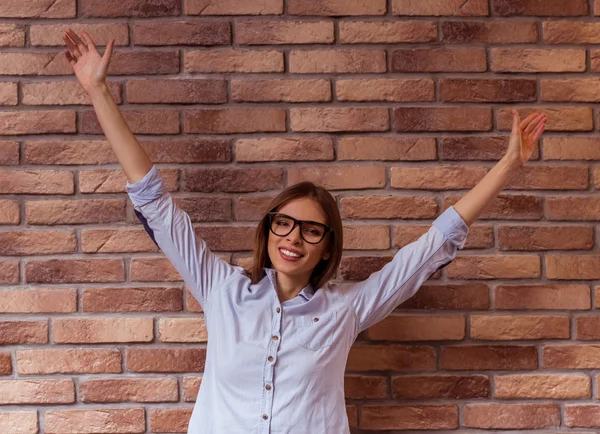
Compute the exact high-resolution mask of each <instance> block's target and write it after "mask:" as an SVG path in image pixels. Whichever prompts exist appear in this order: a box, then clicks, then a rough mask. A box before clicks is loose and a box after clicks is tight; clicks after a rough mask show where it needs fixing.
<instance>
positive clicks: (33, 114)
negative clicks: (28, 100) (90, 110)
mask: <svg viewBox="0 0 600 434" xmlns="http://www.w3.org/2000/svg"><path fill="white" fill-rule="evenodd" d="M0 64H2V61H1V59H0ZM75 131H76V126H75V112H73V111H68V110H52V111H22V112H0V136H1V135H20V134H51V133H74V132H75Z"/></svg>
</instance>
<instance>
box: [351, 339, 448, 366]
mask: <svg viewBox="0 0 600 434" xmlns="http://www.w3.org/2000/svg"><path fill="white" fill-rule="evenodd" d="M435 364H436V360H435V350H434V349H433V348H432V347H425V346H404V345H394V346H387V345H386V346H380V345H368V346H359V345H355V346H353V347H352V348H351V349H350V354H349V356H348V363H347V366H346V369H347V370H348V371H387V370H393V371H415V370H418V371H435Z"/></svg>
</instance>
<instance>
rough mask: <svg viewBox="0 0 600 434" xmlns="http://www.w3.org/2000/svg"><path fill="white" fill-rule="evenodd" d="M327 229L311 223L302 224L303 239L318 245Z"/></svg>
mask: <svg viewBox="0 0 600 434" xmlns="http://www.w3.org/2000/svg"><path fill="white" fill-rule="evenodd" d="M324 234H325V228H324V227H323V226H320V225H314V224H310V223H303V224H302V238H304V240H305V241H307V242H309V243H318V242H319V241H321V240H322V239H323V235H324Z"/></svg>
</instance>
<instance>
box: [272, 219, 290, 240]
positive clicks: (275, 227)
mask: <svg viewBox="0 0 600 434" xmlns="http://www.w3.org/2000/svg"><path fill="white" fill-rule="evenodd" d="M293 227H294V221H293V220H292V219H290V218H287V217H284V216H281V215H274V216H273V217H271V231H273V233H274V234H275V235H279V236H282V237H283V236H285V235H287V234H289V233H290V232H291V231H292V228H293Z"/></svg>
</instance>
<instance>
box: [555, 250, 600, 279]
mask: <svg viewBox="0 0 600 434" xmlns="http://www.w3.org/2000/svg"><path fill="white" fill-rule="evenodd" d="M599 265H600V256H598V255H567V254H564V255H561V254H553V255H547V256H546V276H547V277H548V279H555V280H571V279H577V280H596V279H598V277H597V276H600V267H599Z"/></svg>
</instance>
